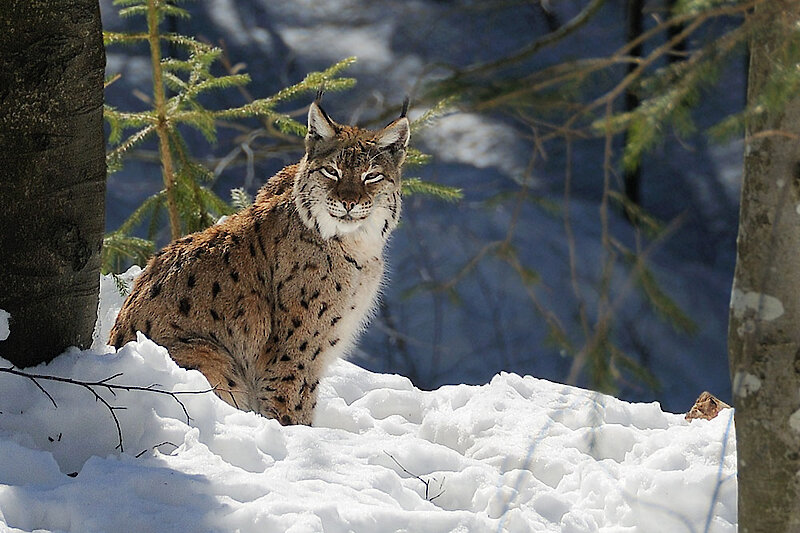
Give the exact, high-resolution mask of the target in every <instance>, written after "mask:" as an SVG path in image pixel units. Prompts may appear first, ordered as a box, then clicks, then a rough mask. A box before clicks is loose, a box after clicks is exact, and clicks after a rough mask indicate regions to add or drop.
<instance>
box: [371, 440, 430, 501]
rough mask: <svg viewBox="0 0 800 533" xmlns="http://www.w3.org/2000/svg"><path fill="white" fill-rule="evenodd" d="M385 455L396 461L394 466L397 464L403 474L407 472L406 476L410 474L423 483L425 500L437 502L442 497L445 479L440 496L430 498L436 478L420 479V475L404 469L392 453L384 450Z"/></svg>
mask: <svg viewBox="0 0 800 533" xmlns="http://www.w3.org/2000/svg"><path fill="white" fill-rule="evenodd" d="M383 453H385V454H386V455H388V456H389V459H391V460H392V461H394V464H396V465H397V466H399V467H400V469H401V470H402V471H403V472H405V473H406V474H408V475H409V476H411V477H413V478H415V479H418V480H419V481H420V482H421V483H422V484H423V485H425V499H426V500H428V501H429V502H432V501H433V500H435V499H436V498H438V497H439V496H441V495H442V494H444V489H443V488H442V487H443V486H444V479H442V481H441V483H439V493H438V494H436V496H429V494H430V488H431V481H436V478H435V477H433V476H431V478H430V479H423V478H422V477H420V476H418V475H416V474H414V473H412V472H409V471H408V469H406V467H404V466H403V465H401V464H400V462H399V461H398V460H397V459H395V458H394V456H392V454H390V453H389V452H387V451H386V450H384V451H383Z"/></svg>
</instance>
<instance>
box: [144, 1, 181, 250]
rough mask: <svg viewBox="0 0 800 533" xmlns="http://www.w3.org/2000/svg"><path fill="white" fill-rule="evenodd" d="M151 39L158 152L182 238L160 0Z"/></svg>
mask: <svg viewBox="0 0 800 533" xmlns="http://www.w3.org/2000/svg"><path fill="white" fill-rule="evenodd" d="M147 29H148V37H147V40H148V42H149V43H150V63H151V67H152V70H153V100H154V105H155V108H156V117H157V122H156V134H157V135H158V151H159V155H160V157H161V171H162V178H163V180H164V188H165V190H166V191H167V212H168V213H169V226H170V232H171V235H172V240H173V241H174V240H177V239H179V238H180V237H181V219H180V216H179V215H178V202H177V200H176V198H175V185H176V182H175V170H174V168H173V166H172V154H171V153H170V147H169V124H168V123H167V107H166V98H165V96H164V82H163V77H162V72H161V42H160V36H159V33H158V9H157V8H156V0H147Z"/></svg>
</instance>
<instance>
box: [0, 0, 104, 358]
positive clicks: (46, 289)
mask: <svg viewBox="0 0 800 533" xmlns="http://www.w3.org/2000/svg"><path fill="white" fill-rule="evenodd" d="M0 50H2V53H1V54H0V309H5V310H6V311H8V312H9V313H11V321H10V327H11V334H10V336H9V337H8V339H7V340H5V341H3V342H0V357H3V358H5V359H8V360H9V361H11V362H12V363H13V364H15V365H17V366H21V367H24V366H31V365H35V364H38V363H41V362H46V361H49V360H51V359H53V358H54V357H55V356H56V355H58V354H59V353H61V352H62V351H63V350H64V349H65V348H67V347H68V346H78V347H87V346H89V345H90V344H91V340H92V329H93V328H94V324H95V319H96V316H97V297H98V285H99V278H100V275H99V274H100V270H99V269H100V248H101V246H102V240H103V226H104V199H105V178H106V166H105V141H104V134H103V75H104V68H105V49H104V48H103V40H102V28H101V25H100V6H99V2H98V0H8V1H6V2H4V3H3V8H2V9H1V10H0Z"/></svg>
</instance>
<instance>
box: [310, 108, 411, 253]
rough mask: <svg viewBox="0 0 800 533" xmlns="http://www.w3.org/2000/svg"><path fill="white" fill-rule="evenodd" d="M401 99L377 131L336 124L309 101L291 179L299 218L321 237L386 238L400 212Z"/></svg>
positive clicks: (405, 132)
mask: <svg viewBox="0 0 800 533" xmlns="http://www.w3.org/2000/svg"><path fill="white" fill-rule="evenodd" d="M407 105H408V104H407V102H406V103H405V104H404V106H403V112H402V114H401V116H400V118H398V119H397V120H395V121H394V122H392V123H391V124H389V125H388V126H386V127H385V128H383V129H382V130H379V131H371V130H366V129H361V128H357V127H354V126H345V125H341V124H337V123H336V122H334V121H333V120H331V118H330V117H329V116H328V114H327V113H325V111H323V110H322V108H321V107H320V105H319V99H317V100H315V101H314V102H313V103H312V104H311V107H310V108H309V111H308V135H307V136H306V141H305V142H306V155H305V157H304V158H303V161H302V163H303V164H301V165H300V170H299V172H298V175H297V178H296V179H295V183H294V198H295V204H296V205H297V209H298V211H299V213H300V217H301V218H302V219H303V222H304V223H305V224H306V226H308V227H309V228H312V229H316V231H318V232H319V233H320V234H321V235H322V237H323V238H324V239H329V238H331V237H335V236H340V237H341V236H344V235H348V234H351V235H358V234H359V232H363V233H364V234H366V235H369V236H376V237H381V238H386V236H388V234H389V232H390V231H391V230H392V229H394V227H395V226H396V225H397V221H398V218H399V216H400V167H402V165H403V161H404V160H405V157H406V148H407V146H408V138H409V123H408V119H407V118H406V116H405V115H406V110H407Z"/></svg>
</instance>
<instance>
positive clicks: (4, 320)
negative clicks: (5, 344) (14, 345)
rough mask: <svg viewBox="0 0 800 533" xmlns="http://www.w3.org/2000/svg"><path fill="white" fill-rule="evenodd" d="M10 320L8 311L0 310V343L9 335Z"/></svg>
mask: <svg viewBox="0 0 800 533" xmlns="http://www.w3.org/2000/svg"><path fill="white" fill-rule="evenodd" d="M10 318H11V314H10V313H9V312H8V311H5V310H3V309H0V341H4V340H6V339H7V338H8V336H9V334H10V333H11V329H10V328H9V326H8V320H9V319H10Z"/></svg>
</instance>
